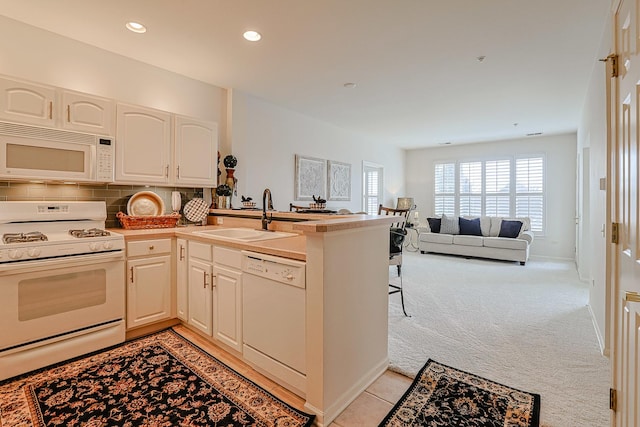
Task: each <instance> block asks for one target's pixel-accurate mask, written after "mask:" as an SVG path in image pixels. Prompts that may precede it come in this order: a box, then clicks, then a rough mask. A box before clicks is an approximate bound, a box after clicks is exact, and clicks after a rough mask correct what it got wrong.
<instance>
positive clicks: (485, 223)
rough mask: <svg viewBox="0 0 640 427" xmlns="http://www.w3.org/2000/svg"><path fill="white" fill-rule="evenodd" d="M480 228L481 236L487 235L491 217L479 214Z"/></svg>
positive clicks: (489, 229)
mask: <svg viewBox="0 0 640 427" xmlns="http://www.w3.org/2000/svg"><path fill="white" fill-rule="evenodd" d="M480 230H482V235H483V236H485V237H486V236H488V235H489V232H490V231H491V217H488V216H481V217H480Z"/></svg>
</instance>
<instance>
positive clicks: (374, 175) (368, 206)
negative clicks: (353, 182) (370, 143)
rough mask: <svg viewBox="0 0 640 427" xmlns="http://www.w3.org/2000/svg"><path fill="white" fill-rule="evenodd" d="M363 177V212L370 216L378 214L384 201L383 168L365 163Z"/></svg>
mask: <svg viewBox="0 0 640 427" xmlns="http://www.w3.org/2000/svg"><path fill="white" fill-rule="evenodd" d="M362 170H363V176H362V184H363V187H364V188H363V189H362V195H363V200H362V210H363V211H364V212H366V213H367V214H369V215H377V214H378V206H379V205H380V201H381V200H382V175H383V168H382V166H379V165H375V164H373V163H368V162H364V163H363V168H362Z"/></svg>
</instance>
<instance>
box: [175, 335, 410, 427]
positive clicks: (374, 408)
mask: <svg viewBox="0 0 640 427" xmlns="http://www.w3.org/2000/svg"><path fill="white" fill-rule="evenodd" d="M174 329H175V331H176V332H178V333H179V334H181V335H182V336H184V337H185V338H187V339H188V340H189V341H191V342H192V343H194V344H196V345H197V346H199V347H200V348H202V349H203V350H205V351H207V352H208V353H210V354H211V355H212V356H214V357H215V358H217V359H218V360H220V361H221V362H223V363H225V364H226V365H227V366H229V367H231V368H232V369H235V370H236V371H237V372H239V373H241V374H242V375H244V376H245V377H247V378H249V379H250V380H251V381H253V382H255V383H256V384H258V385H259V386H260V387H262V388H264V389H265V390H267V391H269V392H270V393H272V394H273V395H274V396H276V397H278V398H280V399H282V400H283V401H285V402H287V403H288V404H289V405H291V406H293V407H294V408H296V409H299V410H301V411H304V410H305V409H304V399H302V398H301V397H299V396H297V395H295V394H293V393H291V392H290V391H288V390H286V389H285V388H284V387H282V386H280V385H279V384H277V383H275V382H273V381H272V380H270V379H269V378H267V377H265V376H264V375H262V374H260V373H259V372H257V371H255V370H254V369H253V368H252V367H251V366H249V365H247V364H246V363H245V362H243V361H242V360H240V359H238V358H237V357H235V356H233V355H231V354H229V353H227V352H226V351H224V350H223V349H221V348H220V347H217V346H216V345H214V344H213V343H212V342H211V341H209V340H207V339H206V338H203V337H201V336H200V335H198V334H197V333H195V332H193V331H191V330H190V329H189V328H187V327H185V326H183V325H178V326H174ZM411 381H412V380H411V378H409V377H405V376H404V375H400V374H397V373H395V372H391V371H386V372H385V373H384V374H383V375H381V376H380V378H378V379H377V380H376V381H375V382H374V383H373V384H371V385H370V386H369V388H367V389H366V390H365V391H364V392H363V393H362V394H361V395H360V396H358V397H357V398H356V400H354V401H353V402H352V403H351V405H349V406H348V407H347V409H345V410H344V411H343V412H342V413H341V414H340V415H339V416H338V417H337V418H336V419H335V420H334V421H333V422H332V423H331V424H329V427H374V426H377V425H378V424H379V423H380V421H382V419H383V418H384V417H385V415H387V413H388V412H389V411H390V410H391V408H393V405H394V404H395V402H397V401H398V400H400V398H401V397H402V395H403V394H404V392H405V391H406V390H407V389H408V388H409V386H410V385H411Z"/></svg>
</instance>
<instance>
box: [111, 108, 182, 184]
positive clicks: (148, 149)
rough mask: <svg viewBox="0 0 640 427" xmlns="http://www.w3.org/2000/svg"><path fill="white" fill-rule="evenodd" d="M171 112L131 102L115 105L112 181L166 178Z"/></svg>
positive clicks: (158, 179)
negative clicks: (114, 149) (114, 146)
mask: <svg viewBox="0 0 640 427" xmlns="http://www.w3.org/2000/svg"><path fill="white" fill-rule="evenodd" d="M170 160H171V115H170V114H169V113H165V112H163V111H158V110H152V109H150V108H143V107H138V106H134V105H126V104H118V105H117V107H116V182H123V183H124V182H129V183H141V184H152V183H162V184H166V183H168V182H169V162H170Z"/></svg>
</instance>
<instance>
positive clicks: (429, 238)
mask: <svg viewBox="0 0 640 427" xmlns="http://www.w3.org/2000/svg"><path fill="white" fill-rule="evenodd" d="M420 241H421V242H429V243H443V244H446V245H450V244H452V243H453V234H439V233H420Z"/></svg>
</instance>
